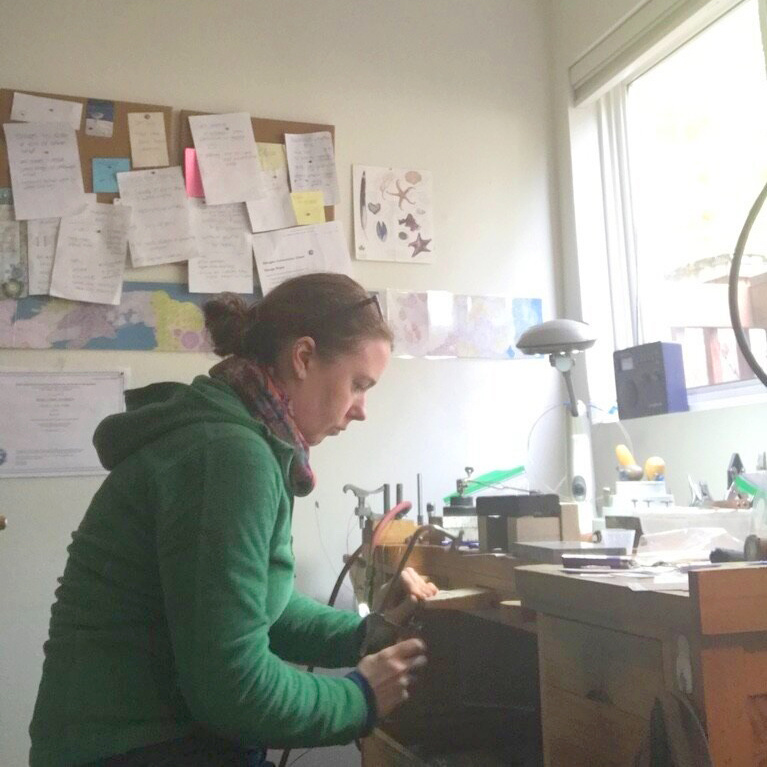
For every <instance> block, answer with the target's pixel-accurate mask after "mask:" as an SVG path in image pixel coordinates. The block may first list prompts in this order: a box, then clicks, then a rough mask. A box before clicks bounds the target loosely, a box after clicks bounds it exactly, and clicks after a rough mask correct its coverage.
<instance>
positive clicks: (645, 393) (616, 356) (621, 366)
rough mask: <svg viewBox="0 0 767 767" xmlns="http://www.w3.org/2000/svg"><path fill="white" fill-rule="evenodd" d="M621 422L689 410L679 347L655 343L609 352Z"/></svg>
mask: <svg viewBox="0 0 767 767" xmlns="http://www.w3.org/2000/svg"><path fill="white" fill-rule="evenodd" d="M613 365H614V368H615V389H616V392H617V395H618V415H619V417H620V419H621V420H625V419H627V418H641V417H643V416H646V415H658V414H660V413H677V412H681V411H684V410H689V409H690V407H689V405H688V404H687V386H686V384H685V380H684V363H683V361H682V347H681V345H680V344H672V343H666V342H664V341H656V342H655V343H651V344H642V345H641V346H632V347H630V348H628V349H620V350H618V351H616V352H613Z"/></svg>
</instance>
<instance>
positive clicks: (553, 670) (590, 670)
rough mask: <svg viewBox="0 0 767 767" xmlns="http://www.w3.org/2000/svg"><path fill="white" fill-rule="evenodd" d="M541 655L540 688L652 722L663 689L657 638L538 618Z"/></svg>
mask: <svg viewBox="0 0 767 767" xmlns="http://www.w3.org/2000/svg"><path fill="white" fill-rule="evenodd" d="M538 653H539V663H540V674H541V685H542V687H549V688H556V689H559V690H562V691H564V692H567V693H570V694H571V695H573V696H575V697H576V698H582V699H584V700H588V701H591V702H594V703H601V704H604V705H606V706H608V707H614V708H616V709H618V710H620V711H623V712H625V713H627V714H631V715H633V716H637V717H640V718H641V719H645V720H648V721H649V718H650V711H651V709H652V706H653V702H654V701H655V696H656V695H657V693H658V692H659V691H660V690H663V689H664V687H665V685H664V676H663V645H662V644H661V642H660V641H659V640H657V639H650V638H648V637H640V636H635V635H633V634H625V633H623V632H620V631H612V630H610V629H605V628H601V627H599V626H591V625H588V624H585V623H577V622H576V621H568V620H562V619H560V618H553V617H551V616H548V615H540V616H539V617H538Z"/></svg>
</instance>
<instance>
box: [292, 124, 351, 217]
mask: <svg viewBox="0 0 767 767" xmlns="http://www.w3.org/2000/svg"><path fill="white" fill-rule="evenodd" d="M285 147H286V149H287V153H288V169H289V170H290V188H291V190H292V191H293V192H311V191H315V190H320V191H321V192H322V194H323V195H324V198H325V204H326V205H337V204H338V202H339V197H340V195H339V191H338V177H337V175H336V158H335V153H334V151H333V139H332V137H331V135H330V132H329V131H318V132H317V133H286V134H285Z"/></svg>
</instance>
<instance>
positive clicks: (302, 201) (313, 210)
mask: <svg viewBox="0 0 767 767" xmlns="http://www.w3.org/2000/svg"><path fill="white" fill-rule="evenodd" d="M290 201H291V202H292V203H293V212H294V213H295V214H296V221H298V223H299V224H323V223H325V200H324V197H323V195H322V192H291V193H290Z"/></svg>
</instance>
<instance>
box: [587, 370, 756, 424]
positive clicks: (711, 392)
mask: <svg viewBox="0 0 767 767" xmlns="http://www.w3.org/2000/svg"><path fill="white" fill-rule="evenodd" d="M687 401H688V404H689V406H690V409H689V410H683V411H678V412H675V413H658V414H657V415H655V416H644V417H645V418H658V417H663V416H669V415H683V414H684V413H686V412H689V413H701V412H705V411H708V410H726V409H728V408H736V407H741V406H748V405H767V388H765V386H764V385H763V384H762V383H761V382H760V381H756V380H751V381H736V382H734V383H730V384H719V385H716V386H706V387H700V388H696V389H688V391H687ZM591 418H592V424H593V425H594V426H600V425H602V424H615V423H626V421H623V422H621V421H620V419H619V418H618V410H617V408H616V407H612V408H610V409H609V411H608V410H606V409H603V408H601V407H597V406H595V405H592V411H591ZM629 420H634V419H629Z"/></svg>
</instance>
